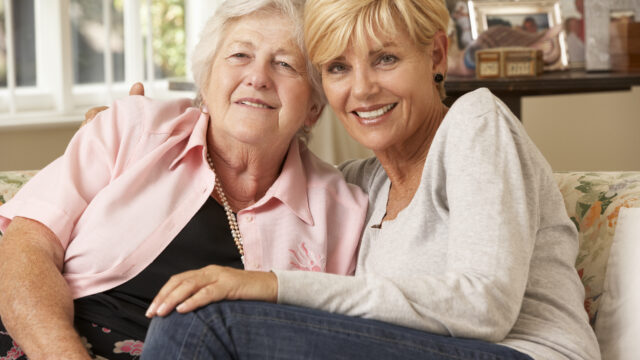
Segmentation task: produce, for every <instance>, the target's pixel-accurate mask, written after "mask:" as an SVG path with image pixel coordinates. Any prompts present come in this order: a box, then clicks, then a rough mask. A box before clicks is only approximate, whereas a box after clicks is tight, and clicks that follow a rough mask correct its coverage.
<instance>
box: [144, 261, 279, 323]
mask: <svg viewBox="0 0 640 360" xmlns="http://www.w3.org/2000/svg"><path fill="white" fill-rule="evenodd" d="M277 298H278V279H277V277H276V275H275V274H274V273H272V272H261V271H246V270H237V269H234V268H230V267H223V266H217V265H209V266H207V267H204V268H202V269H198V270H192V271H186V272H183V273H181V274H178V275H174V276H172V277H171V279H169V281H167V283H166V284H165V285H164V286H163V287H162V289H160V292H158V295H156V297H155V299H153V301H152V302H151V305H150V306H149V309H148V310H147V312H146V314H145V315H146V316H147V317H148V318H151V317H153V316H156V315H157V316H166V315H168V314H169V313H170V312H171V311H173V309H176V310H177V311H178V312H180V313H186V312H189V311H193V310H195V309H197V308H199V307H201V306H204V305H207V304H209V303H212V302H215V301H220V300H225V299H228V300H238V299H242V300H258V301H267V302H276V300H277Z"/></svg>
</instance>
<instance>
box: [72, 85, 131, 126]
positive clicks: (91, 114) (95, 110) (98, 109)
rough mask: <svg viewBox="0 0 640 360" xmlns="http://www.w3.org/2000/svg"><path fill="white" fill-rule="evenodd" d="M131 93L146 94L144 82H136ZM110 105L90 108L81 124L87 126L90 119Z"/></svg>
mask: <svg viewBox="0 0 640 360" xmlns="http://www.w3.org/2000/svg"><path fill="white" fill-rule="evenodd" d="M129 95H142V96H144V85H142V83H139V82H137V83H135V84H133V85H132V86H131V89H130V90H129ZM108 108H109V107H108V106H96V107H93V108H91V109H89V110H88V111H87V112H86V113H85V114H84V121H83V122H82V124H80V126H81V127H82V126H85V125H86V124H87V123H88V122H89V121H91V120H93V118H94V117H96V115H98V113H100V112H102V111H104V110H107V109H108Z"/></svg>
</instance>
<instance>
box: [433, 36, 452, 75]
mask: <svg viewBox="0 0 640 360" xmlns="http://www.w3.org/2000/svg"><path fill="white" fill-rule="evenodd" d="M431 46H432V50H431V59H432V61H433V68H432V69H431V70H432V71H433V73H434V74H435V73H441V74H446V73H447V55H448V54H449V39H448V38H447V34H445V32H444V31H442V30H439V31H438V32H436V34H435V35H434V36H433V43H432V45H431Z"/></svg>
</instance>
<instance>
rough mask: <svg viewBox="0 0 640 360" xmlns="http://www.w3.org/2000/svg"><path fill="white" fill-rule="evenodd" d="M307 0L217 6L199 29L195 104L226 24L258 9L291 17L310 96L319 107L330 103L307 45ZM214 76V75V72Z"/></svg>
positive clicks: (231, 1)
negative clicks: (305, 43) (302, 59)
mask: <svg viewBox="0 0 640 360" xmlns="http://www.w3.org/2000/svg"><path fill="white" fill-rule="evenodd" d="M304 3H305V0H227V1H224V2H223V3H222V4H220V6H218V8H217V10H216V12H215V14H214V15H213V16H212V17H211V18H210V19H209V20H208V21H207V23H206V24H205V26H204V29H203V30H202V32H201V33H200V40H199V41H198V44H197V45H196V47H195V49H194V52H193V55H192V58H191V71H192V72H193V78H194V81H195V84H196V87H197V88H198V97H197V98H196V101H195V102H196V105H200V102H201V95H200V90H201V89H204V88H205V87H206V85H207V82H208V81H209V79H210V76H211V75H212V74H211V67H212V65H213V60H214V59H215V57H216V54H217V52H218V47H219V46H220V45H221V44H222V41H223V40H224V37H225V35H226V30H227V27H228V25H229V24H230V23H232V22H233V21H234V20H236V19H238V18H240V17H242V16H245V15H249V14H252V13H255V12H258V11H276V12H277V13H279V14H282V15H284V16H285V17H288V18H289V19H290V20H291V22H292V23H293V26H294V34H293V35H294V39H295V41H296V43H297V44H298V46H299V47H300V50H301V52H302V54H303V55H304V57H305V62H306V70H307V78H308V80H309V84H310V85H311V100H312V102H313V103H314V104H316V105H317V106H318V107H319V108H322V106H324V105H325V104H326V103H327V100H326V97H325V95H324V92H323V90H322V83H321V80H320V74H319V72H318V70H317V69H316V68H315V66H313V65H312V64H311V62H310V61H309V58H308V56H307V51H306V48H305V46H304V34H303V17H302V14H303V11H304ZM214 76H215V75H214Z"/></svg>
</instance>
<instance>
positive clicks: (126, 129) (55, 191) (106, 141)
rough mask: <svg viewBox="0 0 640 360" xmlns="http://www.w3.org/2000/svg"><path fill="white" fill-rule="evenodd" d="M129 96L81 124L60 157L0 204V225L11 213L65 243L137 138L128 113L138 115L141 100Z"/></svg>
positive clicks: (135, 124) (136, 124)
mask: <svg viewBox="0 0 640 360" xmlns="http://www.w3.org/2000/svg"><path fill="white" fill-rule="evenodd" d="M130 98H132V97H130ZM130 98H127V100H125V101H121V102H116V103H114V104H113V105H112V107H111V108H110V109H108V110H105V111H103V112H101V113H100V114H98V115H97V116H96V118H95V119H94V120H93V121H91V122H90V123H89V124H87V125H86V126H84V127H82V128H81V129H80V130H79V131H78V132H77V133H76V134H75V135H74V137H73V138H72V139H71V142H70V143H69V145H68V146H67V149H66V150H65V152H64V154H63V155H62V156H61V157H59V158H58V159H56V160H54V161H53V162H52V163H50V164H49V165H47V166H46V167H45V168H44V169H42V170H41V171H40V172H39V173H38V174H36V176H35V177H33V178H32V179H31V180H30V181H29V182H28V183H27V184H25V185H24V186H23V187H22V189H21V190H20V191H19V192H18V193H17V194H16V195H15V197H13V198H12V199H11V200H10V201H9V202H7V203H6V204H4V205H3V206H1V207H0V230H2V231H3V232H4V231H5V230H6V228H7V227H8V226H9V224H10V222H11V220H12V219H13V218H14V217H16V216H20V217H25V218H29V219H33V220H36V221H38V222H40V223H42V224H43V225H45V226H47V227H48V228H49V229H50V230H51V231H53V232H54V233H55V234H56V236H57V237H58V239H59V241H60V243H61V244H62V246H63V248H64V249H66V248H67V246H68V245H69V241H70V237H71V233H72V230H73V227H74V225H75V223H76V222H77V220H78V218H79V217H80V216H81V215H82V213H83V211H84V210H85V208H86V207H87V205H88V204H89V203H90V202H91V200H92V199H93V198H94V196H96V194H97V193H98V192H99V191H100V190H101V189H102V188H104V187H105V186H106V185H107V184H108V183H109V182H110V181H111V180H112V179H113V178H115V177H116V176H117V174H118V170H119V168H122V167H123V166H124V165H123V164H124V163H125V162H126V159H127V158H128V156H127V155H128V154H129V153H130V152H131V151H132V148H133V147H134V145H135V142H136V141H135V140H134V141H132V140H133V139H132V138H136V137H137V138H139V134H140V132H139V131H138V132H137V133H138V136H136V134H135V133H136V131H135V129H139V128H140V127H141V125H142V124H141V122H134V121H127V119H130V118H131V119H135V118H136V117H137V116H140V114H139V108H140V107H139V106H136V104H139V103H141V102H140V100H138V101H135V100H132V99H130ZM132 115H137V116H132ZM136 140H137V139H136Z"/></svg>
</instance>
